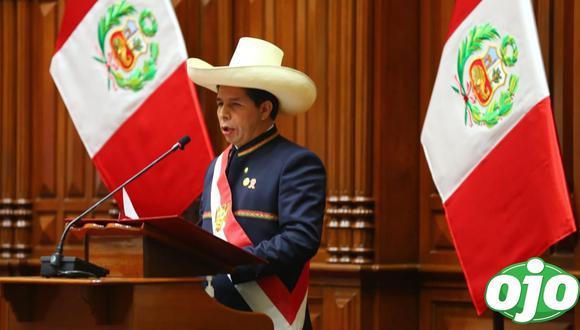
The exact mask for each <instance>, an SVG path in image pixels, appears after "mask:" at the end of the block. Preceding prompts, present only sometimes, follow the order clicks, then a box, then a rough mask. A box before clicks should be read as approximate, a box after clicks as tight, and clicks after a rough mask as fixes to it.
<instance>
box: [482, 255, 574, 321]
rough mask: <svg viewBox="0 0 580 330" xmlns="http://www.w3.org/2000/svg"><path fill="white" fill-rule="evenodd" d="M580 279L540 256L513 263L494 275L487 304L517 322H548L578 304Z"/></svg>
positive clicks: (488, 292) (487, 296)
mask: <svg viewBox="0 0 580 330" xmlns="http://www.w3.org/2000/svg"><path fill="white" fill-rule="evenodd" d="M578 288H579V284H578V280H577V279H576V277H574V276H572V275H570V274H568V273H567V272H565V271H564V270H562V269H561V268H559V267H556V266H554V265H551V264H549V263H546V262H544V261H543V260H542V259H540V258H532V259H530V260H528V261H527V262H522V263H519V264H513V265H511V266H509V267H507V268H504V269H503V270H502V271H500V272H499V273H498V274H497V275H495V276H494V277H492V278H491V280H490V281H489V282H488V283H487V287H486V289H485V303H486V304H487V306H488V307H489V308H490V309H492V310H494V311H496V312H499V313H501V314H502V315H503V316H505V317H507V318H509V319H511V320H513V322H514V323H532V322H545V321H549V320H552V319H555V318H557V317H558V316H561V315H562V314H564V313H565V312H566V311H567V310H569V309H571V308H572V307H574V306H575V305H576V302H577V301H578Z"/></svg>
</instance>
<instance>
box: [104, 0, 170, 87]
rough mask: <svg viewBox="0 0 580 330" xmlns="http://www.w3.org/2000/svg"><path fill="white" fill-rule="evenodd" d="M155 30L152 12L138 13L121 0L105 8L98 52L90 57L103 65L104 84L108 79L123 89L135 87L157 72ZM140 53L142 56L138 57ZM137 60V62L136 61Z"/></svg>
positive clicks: (157, 46)
mask: <svg viewBox="0 0 580 330" xmlns="http://www.w3.org/2000/svg"><path fill="white" fill-rule="evenodd" d="M156 33H157V20H156V18H155V16H154V14H153V12H152V11H151V10H149V9H143V10H142V11H141V12H140V13H138V12H137V10H136V9H135V7H134V6H133V5H131V4H129V3H127V2H126V1H125V0H122V1H121V2H118V3H114V4H113V5H111V6H110V7H108V8H107V11H106V13H105V15H104V16H102V17H101V19H100V20H99V28H98V40H99V55H98V56H95V57H94V59H95V60H97V61H98V62H100V63H102V64H103V65H105V66H106V68H107V73H108V77H107V78H108V79H107V84H108V85H107V86H108V87H109V88H110V86H111V82H112V83H113V87H115V88H114V89H115V90H116V86H119V87H120V88H124V89H130V90H133V91H138V90H140V89H141V88H143V85H144V84H145V82H147V81H149V80H151V79H153V78H154V77H155V73H156V72H157V66H156V65H157V57H158V56H159V43H158V42H155V41H152V40H151V39H152V38H153V37H154V36H155V34H156ZM142 55H144V56H143V57H145V58H144V59H142V60H139V58H140V57H141V56H142ZM138 63H139V64H138Z"/></svg>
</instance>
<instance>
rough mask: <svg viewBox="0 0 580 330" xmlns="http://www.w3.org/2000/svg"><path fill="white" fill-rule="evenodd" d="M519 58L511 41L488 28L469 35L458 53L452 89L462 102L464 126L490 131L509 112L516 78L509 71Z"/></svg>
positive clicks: (474, 28) (516, 49)
mask: <svg viewBox="0 0 580 330" xmlns="http://www.w3.org/2000/svg"><path fill="white" fill-rule="evenodd" d="M518 56H519V51H518V46H517V43H516V40H515V39H514V37H512V36H510V35H505V36H504V37H503V38H502V37H501V36H500V35H499V33H498V32H497V30H496V29H495V28H494V27H493V26H491V25H490V24H482V25H477V26H475V27H473V28H472V29H471V30H470V31H469V33H468V35H467V37H466V38H465V39H464V40H463V42H462V43H461V46H460V47H459V50H458V53H457V75H456V76H455V83H456V85H457V86H451V88H452V89H453V90H454V91H455V92H456V93H457V94H459V95H460V96H461V97H462V98H463V102H465V112H464V116H463V121H464V124H465V125H467V123H468V122H469V126H473V124H475V125H477V126H487V127H488V128H492V127H493V126H495V125H496V124H497V123H498V122H499V121H500V120H501V119H502V118H504V117H505V116H507V115H508V114H509V113H510V112H511V110H512V107H513V98H514V96H515V94H516V91H517V89H518V81H519V78H518V76H517V75H515V74H512V75H510V74H509V73H508V70H509V69H510V68H512V67H513V66H514V65H515V64H516V62H517V61H518ZM465 72H467V73H465ZM464 76H466V77H464ZM497 95H499V96H497ZM496 96H497V97H496Z"/></svg>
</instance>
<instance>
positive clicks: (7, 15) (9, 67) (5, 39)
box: [0, 1, 17, 197]
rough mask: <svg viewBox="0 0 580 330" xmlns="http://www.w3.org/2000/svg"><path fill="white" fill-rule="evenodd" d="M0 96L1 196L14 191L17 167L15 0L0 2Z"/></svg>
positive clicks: (11, 193)
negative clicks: (0, 55)
mask: <svg viewBox="0 0 580 330" xmlns="http://www.w3.org/2000/svg"><path fill="white" fill-rule="evenodd" d="M0 6H2V20H1V23H0V24H1V25H2V31H1V32H0V33H1V34H2V53H3V56H2V62H1V63H0V69H1V72H2V77H1V80H2V85H1V86H2V94H1V95H2V99H1V100H0V104H1V106H2V108H1V117H2V124H3V126H2V131H1V132H0V137H1V140H0V143H1V145H0V147H1V149H0V150H1V152H2V157H1V159H0V161H1V162H2V163H1V164H0V171H1V172H0V173H1V175H0V177H1V180H2V181H0V183H1V184H2V185H1V186H0V193H1V194H2V196H4V197H8V196H12V197H13V195H14V193H15V181H16V180H15V179H16V176H15V174H16V169H15V164H14V159H15V155H16V136H15V132H16V118H15V117H16V113H15V110H16V93H15V90H14V83H15V81H16V66H15V65H14V64H15V63H16V40H17V39H16V38H15V36H16V3H15V2H13V1H2V2H1V3H0Z"/></svg>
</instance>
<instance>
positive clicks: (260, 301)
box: [211, 145, 310, 330]
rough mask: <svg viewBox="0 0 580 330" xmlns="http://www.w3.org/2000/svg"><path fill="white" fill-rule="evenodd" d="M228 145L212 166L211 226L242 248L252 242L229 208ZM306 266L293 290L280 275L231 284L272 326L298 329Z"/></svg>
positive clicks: (301, 320) (305, 289)
mask: <svg viewBox="0 0 580 330" xmlns="http://www.w3.org/2000/svg"><path fill="white" fill-rule="evenodd" d="M231 148H232V146H231V145H230V146H229V147H228V148H226V150H224V151H223V152H222V154H221V155H220V156H219V157H218V159H217V160H216V162H215V167H214V170H213V178H212V183H211V219H212V230H213V234H214V235H215V236H217V237H219V238H221V239H223V240H225V241H228V242H229V243H231V244H233V245H235V246H237V247H240V248H243V247H246V246H251V245H252V242H251V241H250V239H249V238H248V235H247V234H246V232H245V231H244V229H243V228H242V226H241V225H240V224H239V223H238V221H237V220H236V218H235V217H234V213H233V211H232V192H231V189H230V185H229V183H228V179H227V176H226V167H227V164H228V159H229V155H230V150H231ZM309 269H310V265H309V264H308V263H307V264H306V265H305V266H304V269H303V270H302V273H301V274H300V278H299V279H298V282H297V283H296V285H295V286H294V290H292V291H289V290H288V289H287V288H286V285H284V283H283V282H282V281H281V280H280V278H279V277H277V276H275V275H272V276H267V277H263V278H260V279H258V280H256V281H252V282H245V283H241V284H235V285H234V286H235V288H236V289H237V290H238V292H239V293H240V295H241V296H242V298H244V300H245V301H246V303H247V304H248V306H250V308H251V309H252V310H253V311H255V312H261V313H264V314H266V315H268V316H269V317H270V318H271V319H272V321H273V322H274V329H276V330H279V329H293V330H295V329H296V330H298V329H302V327H303V326H304V319H305V316H306V298H307V296H308V276H309ZM230 279H231V278H230Z"/></svg>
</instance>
